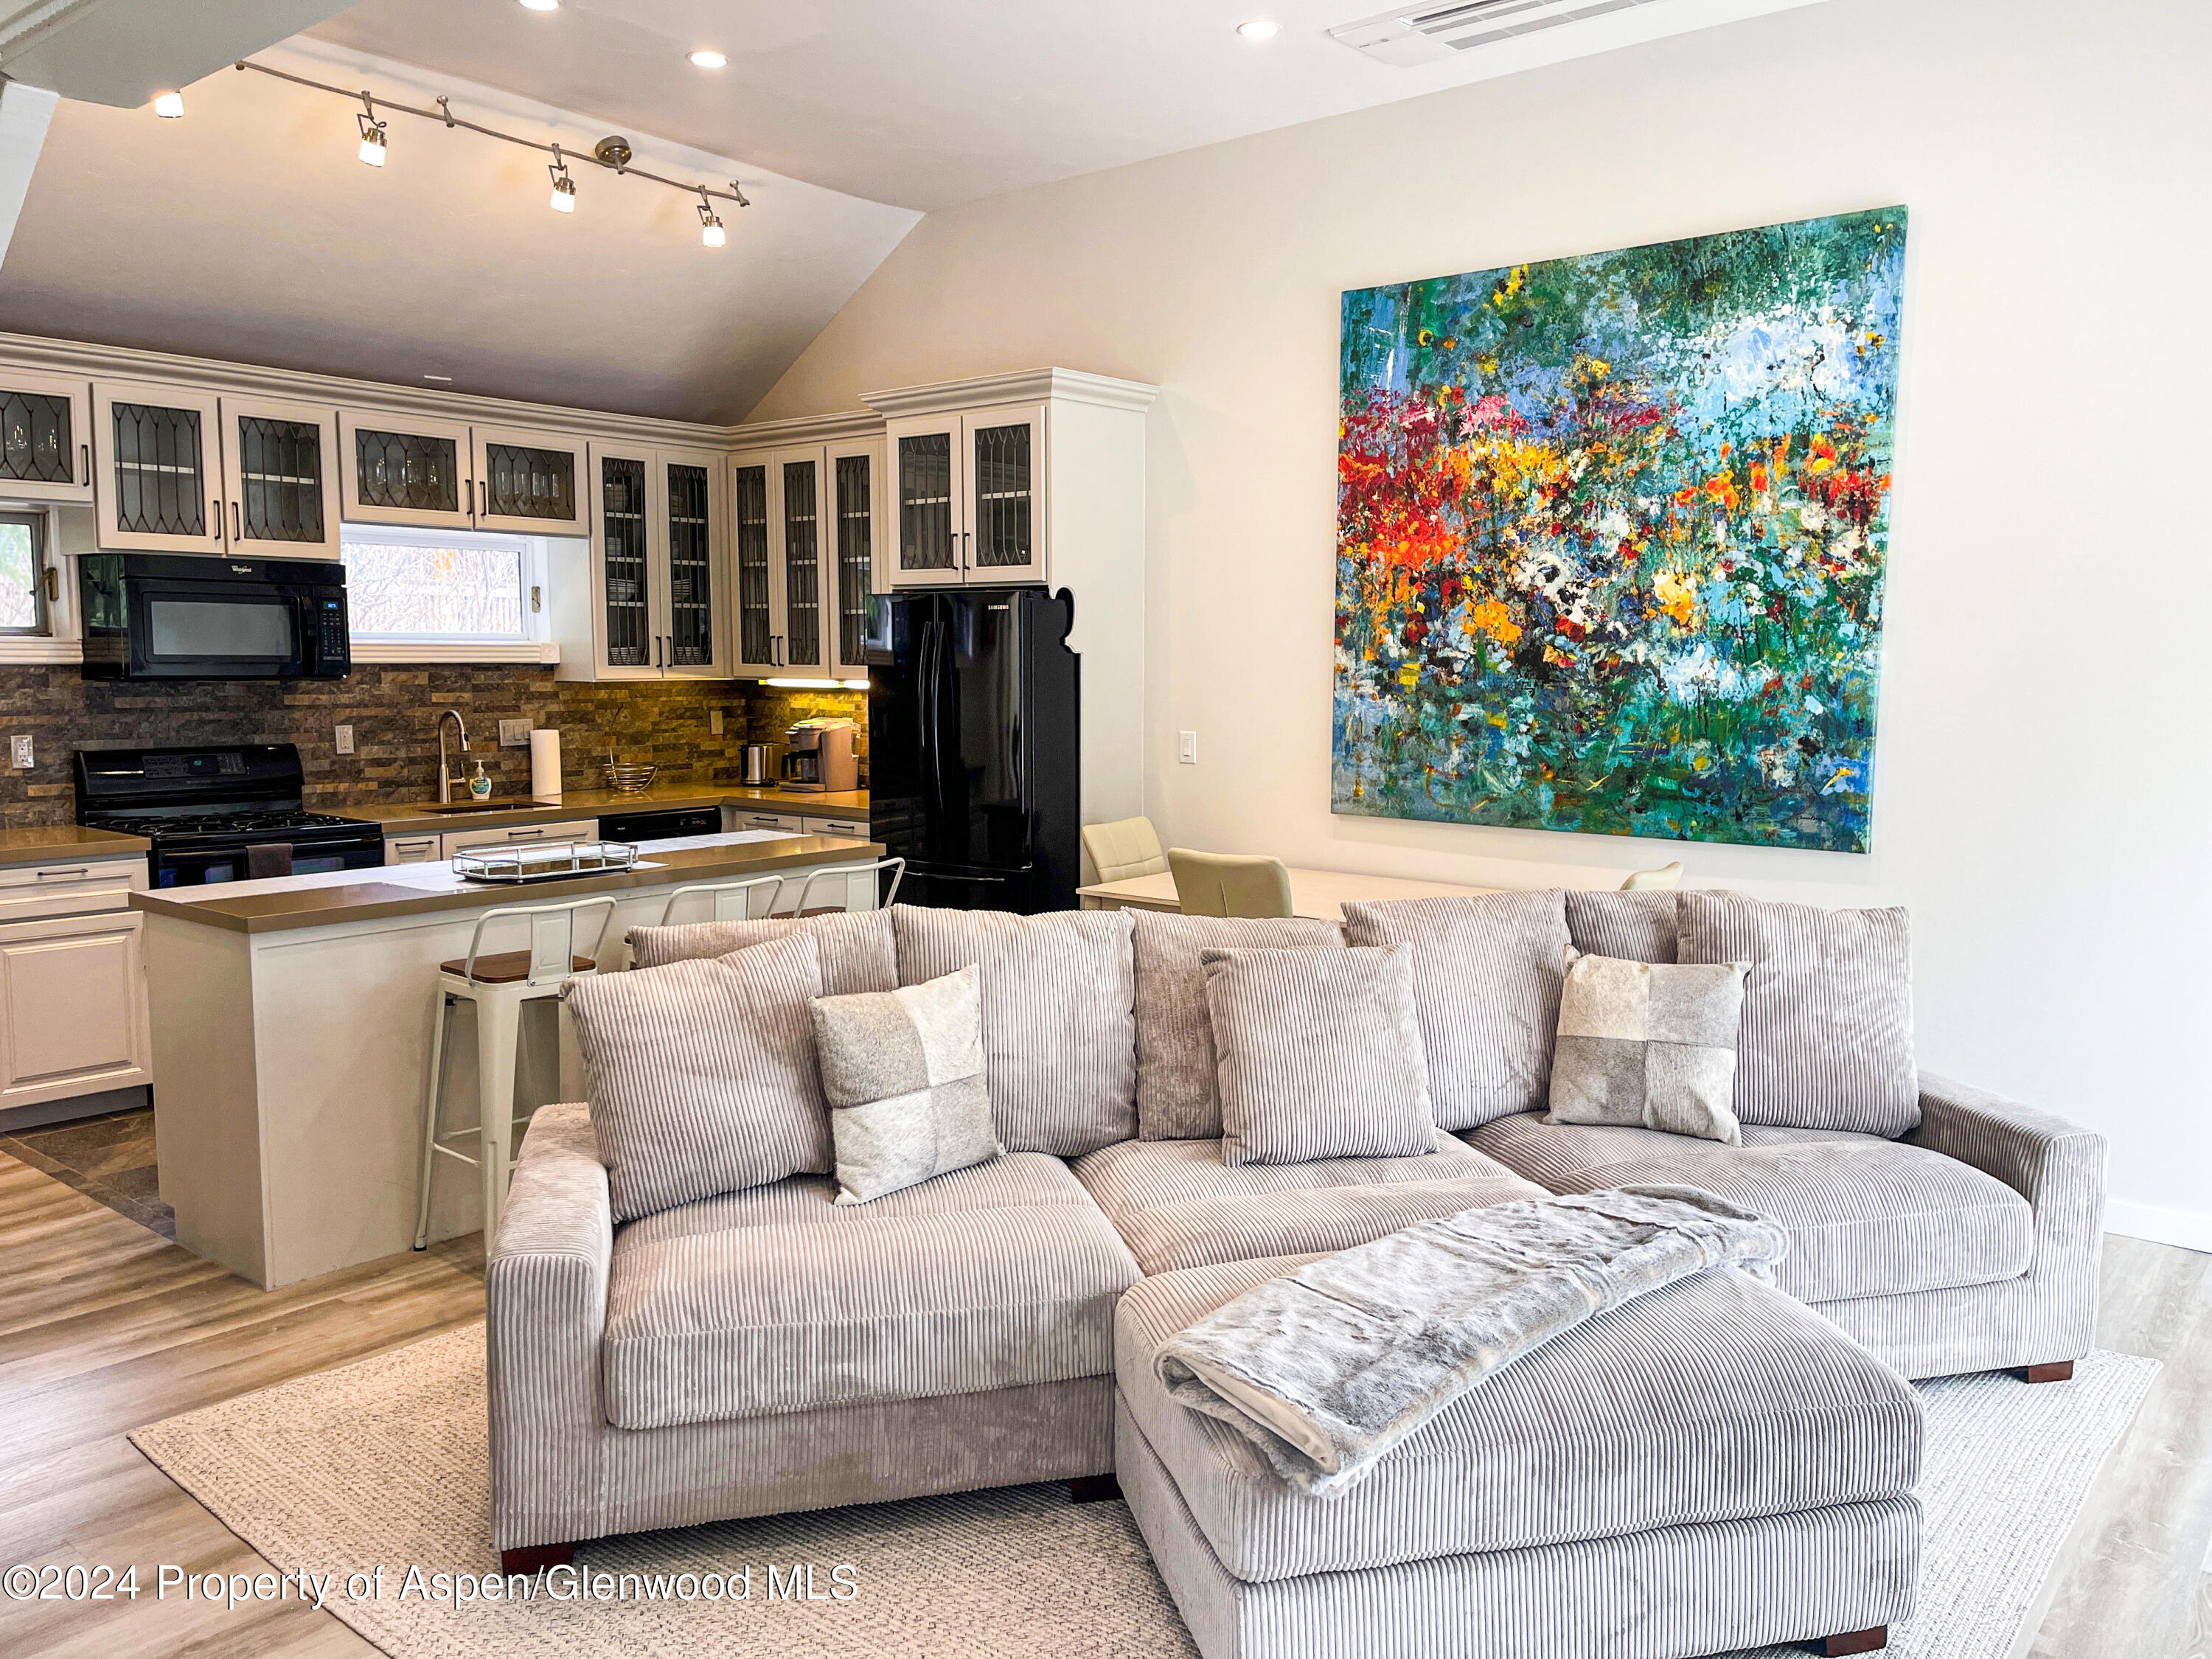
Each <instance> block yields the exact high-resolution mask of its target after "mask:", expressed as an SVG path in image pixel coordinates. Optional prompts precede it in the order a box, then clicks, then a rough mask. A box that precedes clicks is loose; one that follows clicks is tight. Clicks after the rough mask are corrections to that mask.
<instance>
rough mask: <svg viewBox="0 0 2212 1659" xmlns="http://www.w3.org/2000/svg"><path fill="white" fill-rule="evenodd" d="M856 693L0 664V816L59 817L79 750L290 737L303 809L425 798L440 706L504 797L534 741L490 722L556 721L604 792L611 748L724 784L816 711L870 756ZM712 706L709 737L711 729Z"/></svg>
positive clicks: (474, 669)
mask: <svg viewBox="0 0 2212 1659" xmlns="http://www.w3.org/2000/svg"><path fill="white" fill-rule="evenodd" d="M867 702H868V700H867V695H866V693H865V692H858V691H793V690H785V689H782V688H769V687H765V686H759V685H755V684H751V683H750V682H746V681H732V680H670V681H656V682H646V683H636V682H631V683H624V684H599V685H593V684H581V683H578V682H574V681H566V680H556V679H555V678H553V670H552V669H551V668H550V667H538V666H534V665H489V664H482V665H477V664H469V665H443V664H441V665H430V666H426V665H419V664H396V663H374V664H364V665H362V666H360V667H357V668H356V669H355V670H354V671H353V674H352V676H351V678H347V679H343V680H287V681H261V682H255V681H237V680H225V681H205V682H199V681H179V682H176V683H174V684H167V685H162V684H117V683H115V682H112V681H100V680H85V679H82V678H80V677H79V675H78V672H77V670H76V668H75V667H74V666H52V667H21V666H11V667H0V736H15V735H20V734H27V735H29V736H30V737H31V738H33V752H34V753H35V755H36V757H37V764H36V765H34V766H33V767H32V768H31V769H30V770H28V771H25V772H19V771H15V770H13V769H0V823H6V824H9V825H18V824H35V823H69V822H70V821H71V820H72V819H73V818H74V817H76V800H75V799H74V797H73V795H72V793H71V789H70V751H71V750H76V749H122V748H139V749H146V748H157V747H160V746H161V745H163V744H223V743H294V744H298V745H299V748H300V758H301V762H302V763H304V764H305V765H306V767H307V805H308V806H309V807H311V808H319V809H321V810H323V811H343V809H344V808H345V807H347V806H349V805H356V806H366V805H379V804H386V803H392V802H398V801H405V800H419V799H427V798H428V797H430V796H432V795H434V794H435V793H436V790H437V787H438V786H437V776H438V714H439V711H440V710H441V709H444V708H458V709H459V710H460V711H461V718H462V719H463V720H466V721H467V722H468V726H469V757H470V760H471V770H473V769H474V768H473V763H474V762H475V761H477V760H478V759H481V760H483V761H484V762H485V763H486V765H487V768H488V769H489V771H490V773H491V775H492V778H493V780H494V785H493V787H494V788H495V791H496V792H497V793H500V794H510V793H519V792H520V791H523V790H526V789H527V788H528V787H530V751H529V750H527V749H501V747H499V722H500V721H501V720H514V719H517V718H524V719H527V720H530V722H531V723H532V725H533V726H551V727H554V728H556V729H557V730H558V731H559V732H560V733H561V763H562V775H563V777H562V781H563V782H564V784H565V785H566V787H568V788H571V789H596V788H599V787H603V780H602V778H601V776H600V772H599V769H600V767H601V766H602V765H603V764H604V763H605V760H606V757H607V748H608V745H609V744H612V745H614V747H615V749H616V750H617V752H618V753H619V754H620V756H621V757H622V758H623V759H624V760H642V761H650V762H652V763H653V764H654V765H655V766H657V767H659V769H660V776H661V779H662V781H668V782H699V783H732V782H735V781H736V780H737V777H738V750H739V748H740V747H741V745H743V744H746V743H781V741H782V739H783V735H784V732H786V731H787V729H788V728H789V727H790V726H791V725H792V723H793V721H794V720H804V719H806V718H808V717H810V716H813V715H817V714H843V715H847V716H849V717H850V718H851V719H854V720H858V721H860V725H861V727H862V735H861V738H860V744H859V745H858V746H859V748H860V750H861V752H862V753H863V754H864V755H865V754H866V748H867V743H866V726H867V718H868V716H867ZM718 708H719V709H720V710H721V711H722V726H723V729H722V733H721V735H720V736H719V737H718V736H715V735H714V734H713V733H712V732H709V731H708V722H709V720H710V717H711V716H712V714H713V713H714V710H716V709H718ZM346 725H349V726H352V727H353V741H354V752H353V753H352V754H350V755H341V754H339V753H337V750H336V747H335V744H336V734H335V732H334V731H333V728H334V727H336V726H346ZM4 753H5V751H4V750H0V755H4ZM863 773H864V775H865V766H864V768H863Z"/></svg>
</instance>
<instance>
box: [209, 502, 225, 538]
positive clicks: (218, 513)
mask: <svg viewBox="0 0 2212 1659" xmlns="http://www.w3.org/2000/svg"><path fill="white" fill-rule="evenodd" d="M208 505H209V506H210V507H212V508H214V509H215V538H216V540H217V541H221V540H222V496H220V495H211V496H210V497H209V498H208Z"/></svg>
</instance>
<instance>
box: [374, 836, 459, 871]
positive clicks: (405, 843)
mask: <svg viewBox="0 0 2212 1659" xmlns="http://www.w3.org/2000/svg"><path fill="white" fill-rule="evenodd" d="M445 856H446V853H445V844H444V840H443V838H442V837H441V836H435V835H426V836H386V837H385V838H384V861H385V862H386V864H435V863H436V862H437V861H438V860H440V859H442V858H443V857H445Z"/></svg>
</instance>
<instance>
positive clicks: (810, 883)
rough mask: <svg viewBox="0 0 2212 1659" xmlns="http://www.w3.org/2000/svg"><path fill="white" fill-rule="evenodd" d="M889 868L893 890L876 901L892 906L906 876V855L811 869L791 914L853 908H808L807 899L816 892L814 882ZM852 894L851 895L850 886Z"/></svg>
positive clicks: (824, 912)
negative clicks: (866, 862) (903, 857)
mask: <svg viewBox="0 0 2212 1659" xmlns="http://www.w3.org/2000/svg"><path fill="white" fill-rule="evenodd" d="M885 870H888V871H890V872H891V890H890V892H888V893H885V894H884V896H882V897H881V898H880V899H878V901H877V902H876V908H878V909H889V908H890V904H891V901H892V900H894V899H896V897H898V890H899V883H901V882H902V881H904V880H905V879H906V860H904V859H878V860H876V861H875V862H874V863H872V864H825V865H823V866H822V867H821V868H820V869H819V870H810V871H808V872H806V879H805V881H803V882H801V883H799V902H798V903H796V904H794V905H793V906H792V907H791V914H792V915H794V916H820V915H831V914H833V913H835V912H836V911H839V910H849V909H851V908H853V907H852V906H851V905H850V904H825V905H823V907H822V908H820V909H818V910H810V909H808V908H806V901H807V899H808V898H809V897H811V896H812V894H813V892H814V884H815V883H816V882H817V881H824V880H836V881H843V880H846V879H848V878H850V877H853V876H875V875H877V874H878V873H879V872H883V871H885ZM849 896H850V894H849V890H848V897H849Z"/></svg>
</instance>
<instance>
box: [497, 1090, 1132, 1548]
mask: <svg viewBox="0 0 2212 1659" xmlns="http://www.w3.org/2000/svg"><path fill="white" fill-rule="evenodd" d="M834 1190H835V1189H834V1187H833V1185H832V1183H831V1182H829V1181H827V1180H826V1179H824V1178H822V1177H818V1176H799V1177H794V1178H793V1179H791V1180H788V1181H784V1182H777V1183H775V1184H774V1185H773V1186H769V1187H763V1188H752V1189H750V1190H748V1191H745V1192H740V1193H736V1194H729V1195H727V1196H726V1197H722V1198H717V1199H709V1200H702V1201H700V1202H698V1203H695V1204H690V1205H685V1206H680V1207H678V1208H677V1209H673V1210H669V1211H664V1212H659V1213H658V1214H656V1215H653V1216H650V1217H647V1218H644V1219H642V1220H641V1221H638V1222H635V1223H631V1224H629V1225H626V1226H624V1227H623V1229H621V1230H620V1231H617V1230H616V1228H615V1226H614V1225H613V1223H612V1220H611V1210H610V1208H609V1206H608V1201H607V1196H606V1171H605V1167H604V1166H603V1165H602V1164H601V1163H600V1161H599V1152H598V1147H597V1143H596V1139H595V1137H594V1136H593V1133H592V1125H591V1121H590V1118H589V1115H588V1114H587V1113H586V1109H584V1108H582V1107H580V1106H564V1107H549V1108H546V1109H543V1110H541V1111H540V1112H539V1113H538V1115H537V1117H536V1118H535V1119H534V1120H533V1121H532V1126H531V1129H530V1133H529V1136H528V1137H527V1139H526V1141H525V1143H524V1146H523V1156H522V1157H521V1158H520V1160H519V1161H518V1163H517V1166H516V1172H515V1177H514V1185H513V1190H512V1194H511V1196H510V1198H509V1200H508V1205H507V1214H506V1217H505V1219H504V1220H503V1222H502V1225H501V1231H500V1234H499V1237H498V1239H497V1240H496V1242H495V1244H494V1246H493V1248H492V1250H491V1252H490V1256H489V1263H488V1267H487V1272H486V1301H487V1306H488V1330H489V1364H490V1369H491V1377H490V1383H491V1388H490V1395H491V1401H492V1414H491V1453H492V1468H493V1482H492V1486H493V1494H494V1516H493V1526H494V1533H495V1541H496V1543H497V1545H498V1547H500V1548H501V1551H502V1552H505V1553H509V1554H510V1555H513V1554H515V1553H518V1552H520V1553H522V1556H523V1559H531V1557H530V1555H529V1552H531V1551H532V1550H545V1549H548V1547H550V1552H549V1553H550V1554H551V1555H553V1556H554V1557H556V1558H557V1555H558V1553H560V1547H563V1546H567V1545H569V1544H573V1543H574V1542H576V1541H581V1540H586V1539H590V1538H597V1537H601V1536H605V1535H607V1534H614V1533H625V1532H635V1531H641V1530H644V1529H646V1528H654V1527H671V1526H684V1525H690V1524H693V1523H696V1522H703V1521H708V1520H716V1519H724V1518H728V1517H732V1516H745V1515H760V1514H773V1513H781V1512H784V1511H788V1510H805V1509H818V1508H826V1507H829V1506H832V1505H836V1504H854V1503H873V1502H881V1501H884V1500H888V1499H892V1498H908V1497H918V1496H922V1495H925V1494H928V1493H932V1492H951V1491H961V1490H967V1489H970V1488H975V1487H980V1486H1002V1485H1007V1484H1012V1483H1015V1482H1020V1481H1030V1480H1066V1479H1077V1478H1080V1477H1085V1476H1090V1475H1096V1474H1103V1473H1105V1472H1106V1471H1108V1470H1109V1469H1110V1468H1112V1464H1113V1458H1112V1449H1111V1399H1112V1385H1111V1382H1110V1380H1109V1372H1110V1370H1111V1360H1112V1350H1111V1329H1112V1318H1113V1310H1114V1304H1115V1300H1116V1299H1117V1297H1119V1296H1120V1294H1121V1291H1123V1290H1124V1289H1126V1288H1127V1286H1128V1285H1131V1284H1133V1283H1134V1282H1135V1281H1136V1279H1137V1278H1138V1270H1137V1267H1136V1264H1135V1262H1134V1261H1132V1260H1131V1259H1130V1258H1129V1255H1128V1252H1127V1250H1126V1249H1124V1248H1123V1246H1122V1245H1121V1241H1120V1239H1119V1237H1117V1236H1116V1235H1115V1232H1114V1231H1113V1229H1112V1227H1111V1226H1110V1225H1109V1224H1108V1223H1107V1221H1106V1219H1105V1218H1104V1217H1103V1215H1102V1214H1101V1213H1100V1212H1099V1211H1098V1209H1097V1206H1096V1205H1095V1204H1093V1203H1092V1202H1091V1200H1090V1198H1089V1197H1088V1195H1087V1194H1085V1192H1084V1191H1083V1189H1082V1188H1081V1187H1080V1185H1079V1184H1078V1183H1077V1182H1076V1181H1075V1180H1074V1178H1073V1176H1071V1175H1070V1174H1069V1173H1068V1170H1067V1169H1066V1165H1065V1164H1061V1163H1060V1160H1058V1159H1057V1158H1049V1157H1046V1156H1044V1155H1042V1154H1036V1153H1027V1154H1023V1153H1016V1154H1012V1155H1010V1156H1008V1157H1006V1158H1001V1159H999V1160H996V1161H995V1162H994V1163H992V1164H984V1165H979V1166H977V1167H976V1168H975V1169H973V1170H961V1171H957V1172H955V1173H954V1174H952V1175H949V1176H939V1177H938V1178H937V1179H936V1180H934V1181H932V1182H926V1183H924V1184H923V1185H922V1186H921V1187H917V1188H912V1189H909V1190H908V1192H905V1193H900V1194H892V1195H890V1197H888V1198H885V1199H882V1200H877V1201H876V1202H875V1203H872V1204H870V1205H867V1206H841V1205H837V1204H835V1203H833V1202H832V1201H831V1198H832V1195H833V1194H834Z"/></svg>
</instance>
